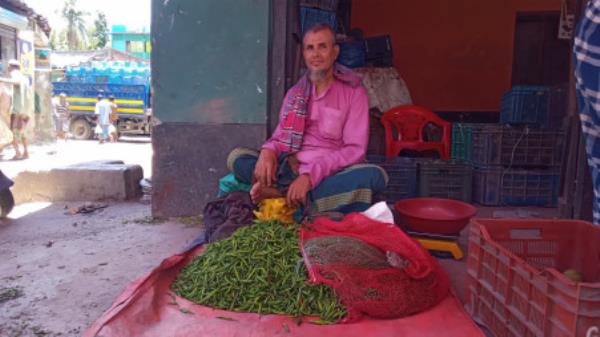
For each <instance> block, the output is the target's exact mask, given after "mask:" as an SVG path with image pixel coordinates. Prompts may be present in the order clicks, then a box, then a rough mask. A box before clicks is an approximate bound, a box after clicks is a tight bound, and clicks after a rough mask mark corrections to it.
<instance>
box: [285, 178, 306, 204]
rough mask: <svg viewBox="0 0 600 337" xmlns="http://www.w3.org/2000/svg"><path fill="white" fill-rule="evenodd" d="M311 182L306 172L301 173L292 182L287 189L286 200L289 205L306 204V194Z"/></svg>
mask: <svg viewBox="0 0 600 337" xmlns="http://www.w3.org/2000/svg"><path fill="white" fill-rule="evenodd" d="M311 188H312V184H311V182H310V177H309V176H308V174H302V175H300V176H299V177H298V178H296V180H294V181H293V182H292V184H291V185H290V188H289V189H288V192H287V196H286V202H287V205H288V206H290V207H298V206H299V205H300V204H302V205H306V195H307V194H308V192H310V190H311Z"/></svg>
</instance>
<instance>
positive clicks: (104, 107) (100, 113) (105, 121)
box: [95, 95, 112, 144]
mask: <svg viewBox="0 0 600 337" xmlns="http://www.w3.org/2000/svg"><path fill="white" fill-rule="evenodd" d="M111 111H112V107H111V104H110V103H109V102H108V101H107V100H106V99H105V98H104V96H102V95H98V103H96V109H95V114H96V123H98V126H99V127H100V130H101V131H100V135H99V138H100V144H103V143H104V142H105V141H107V140H108V137H109V128H110V125H111V124H110V113H111Z"/></svg>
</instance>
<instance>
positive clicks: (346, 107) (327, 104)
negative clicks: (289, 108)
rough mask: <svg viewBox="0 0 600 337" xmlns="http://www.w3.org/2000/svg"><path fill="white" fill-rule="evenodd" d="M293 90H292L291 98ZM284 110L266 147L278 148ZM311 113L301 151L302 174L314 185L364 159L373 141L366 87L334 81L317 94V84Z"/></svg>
mask: <svg viewBox="0 0 600 337" xmlns="http://www.w3.org/2000/svg"><path fill="white" fill-rule="evenodd" d="M289 94H290V92H289V91H288V93H287V95H286V98H285V100H284V102H285V101H287V98H288V96H289ZM282 112H283V107H282V111H280V112H279V121H280V123H279V125H277V128H276V129H275V132H274V133H273V135H272V136H271V138H270V139H269V140H268V141H267V142H266V143H265V144H264V145H263V146H262V148H263V149H270V150H273V151H275V153H277V155H278V156H279V154H280V152H279V151H278V150H277V146H276V142H277V139H278V137H280V136H281V121H282V120H283V117H282ZM308 116H309V118H308V119H307V121H306V126H305V129H304V137H303V139H302V147H301V148H300V151H298V153H297V158H298V161H299V162H300V170H299V171H300V174H308V175H309V177H310V181H311V184H312V186H313V188H315V187H317V185H319V184H320V183H321V181H323V179H324V178H326V177H329V176H331V175H333V174H335V173H336V172H338V171H340V170H342V169H344V168H346V167H348V166H350V165H353V164H357V163H359V162H362V161H363V160H364V157H365V153H366V151H367V144H368V141H369V104H368V99H367V94H366V91H365V89H364V88H363V87H362V86H358V87H355V88H353V87H351V86H349V85H347V84H344V83H342V82H340V81H338V80H334V81H333V83H332V84H331V85H330V86H329V88H328V89H326V90H325V91H323V92H322V93H321V95H319V96H317V94H316V89H315V86H314V85H313V86H312V92H311V96H310V100H309V103H308Z"/></svg>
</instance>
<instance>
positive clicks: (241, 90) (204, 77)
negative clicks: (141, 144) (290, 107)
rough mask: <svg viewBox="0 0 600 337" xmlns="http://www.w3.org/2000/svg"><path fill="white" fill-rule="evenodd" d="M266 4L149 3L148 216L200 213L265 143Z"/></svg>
mask: <svg viewBox="0 0 600 337" xmlns="http://www.w3.org/2000/svg"><path fill="white" fill-rule="evenodd" d="M269 15H270V1H269V0H202V1H198V0H178V1H164V0H152V43H153V52H152V87H153V90H154V91H153V97H152V103H153V114H154V115H153V117H154V121H155V123H156V125H155V126H154V127H153V133H152V146H153V154H154V155H153V161H152V186H153V194H152V214H153V216H157V217H173V216H189V215H198V214H202V210H203V208H204V205H205V204H206V202H208V201H210V200H214V199H215V197H216V195H217V191H218V181H219V178H221V177H223V176H224V175H226V174H227V173H228V171H227V168H226V162H227V155H228V154H229V152H230V151H231V150H232V149H233V148H235V147H239V146H246V147H250V148H258V147H259V146H260V144H262V143H263V142H264V140H265V138H266V119H267V93H268V92H267V76H268V73H267V64H268V46H269Z"/></svg>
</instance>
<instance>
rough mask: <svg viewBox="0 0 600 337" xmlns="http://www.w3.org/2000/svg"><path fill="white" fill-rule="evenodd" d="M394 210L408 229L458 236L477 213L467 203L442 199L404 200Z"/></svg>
mask: <svg viewBox="0 0 600 337" xmlns="http://www.w3.org/2000/svg"><path fill="white" fill-rule="evenodd" d="M394 208H395V209H396V211H397V212H398V213H399V214H400V216H401V217H402V221H403V223H404V224H405V225H406V226H407V227H408V228H410V229H411V230H413V231H417V232H422V233H431V234H458V233H459V232H460V231H461V230H462V229H463V228H465V226H466V225H467V224H468V223H469V220H470V219H471V217H473V215H475V213H476V212H477V208H475V207H474V206H472V205H470V204H467V203H465V202H462V201H458V200H452V199H440V198H414V199H404V200H400V201H398V202H396V204H394Z"/></svg>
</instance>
